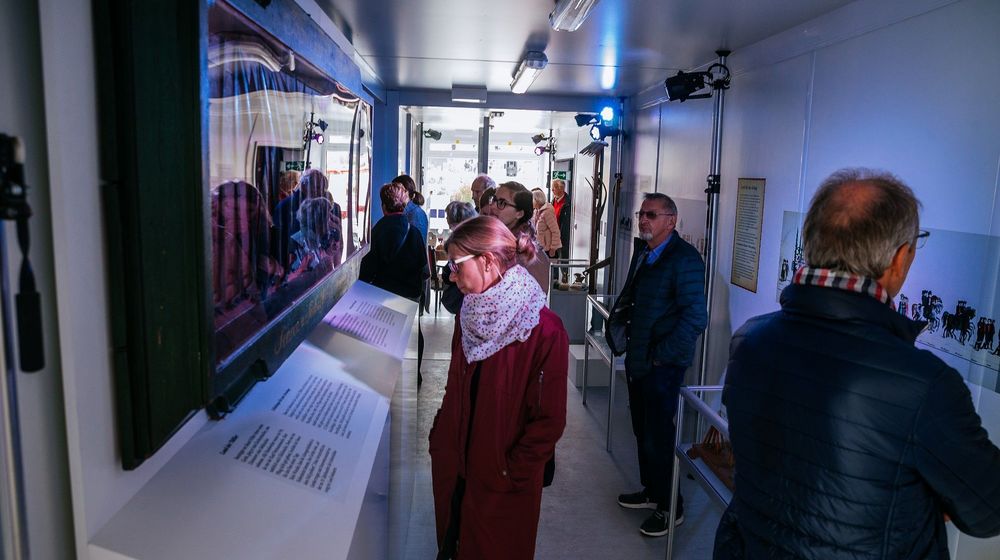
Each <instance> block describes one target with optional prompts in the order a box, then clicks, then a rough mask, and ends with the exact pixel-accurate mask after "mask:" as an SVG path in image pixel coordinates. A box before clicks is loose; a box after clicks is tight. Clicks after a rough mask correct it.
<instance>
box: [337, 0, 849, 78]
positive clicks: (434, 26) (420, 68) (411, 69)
mask: <svg viewBox="0 0 1000 560" xmlns="http://www.w3.org/2000/svg"><path fill="white" fill-rule="evenodd" d="M850 1H851V0H601V1H600V2H599V3H598V5H597V7H596V8H595V9H594V11H593V12H592V13H591V14H590V17H589V18H588V19H587V21H586V22H584V24H583V26H582V27H581V28H580V29H579V30H577V31H575V32H573V33H567V32H564V31H552V29H551V28H549V26H548V14H549V12H550V11H551V10H552V7H553V6H554V1H552V0H396V1H393V0H317V3H318V4H319V5H320V6H321V7H322V8H323V9H324V10H325V11H326V12H327V13H328V14H329V15H330V17H331V19H333V21H335V22H337V23H338V24H339V25H340V27H341V29H343V30H344V32H345V34H346V35H347V36H348V37H349V38H350V39H351V40H352V41H353V43H354V46H355V47H356V48H357V50H358V52H359V54H360V55H361V56H362V57H363V58H364V59H365V60H366V61H367V62H368V64H370V65H371V67H372V68H374V70H375V73H376V74H377V75H378V76H379V77H380V78H381V80H382V81H383V82H384V84H385V86H386V87H387V88H390V89H410V88H412V89H451V87H452V85H485V86H487V88H488V89H489V90H490V91H494V92H501V91H509V85H510V79H511V73H512V72H513V70H514V68H515V66H516V64H517V61H518V60H520V58H521V56H522V55H523V53H524V52H525V51H527V50H543V51H544V52H545V53H546V55H547V56H548V59H549V65H548V67H547V68H546V69H545V71H544V72H542V74H541V76H540V77H539V78H538V79H537V80H536V81H535V84H534V85H533V86H532V88H531V89H530V90H529V91H530V92H532V93H562V94H567V93H568V94H595V95H596V94H603V95H608V94H611V95H618V96H621V95H631V94H634V93H636V92H638V91H639V90H641V89H643V88H645V87H647V86H650V85H652V84H654V83H656V82H658V81H660V80H663V79H664V78H666V77H667V76H668V75H671V74H674V73H676V72H677V70H688V69H691V68H696V67H698V66H700V65H703V64H706V63H709V62H711V61H713V60H714V59H715V58H716V57H715V54H714V52H715V50H716V49H718V48H722V47H725V48H728V49H731V50H733V51H738V50H739V49H740V48H741V47H745V46H748V45H751V44H753V43H756V42H757V41H760V40H761V39H764V38H766V37H769V36H771V35H774V34H776V33H778V32H781V31H784V30H786V29H788V28H791V27H794V26H796V25H798V24H801V23H804V22H806V21H809V20H811V19H813V18H816V17H818V16H820V15H823V14H825V13H828V12H830V11H833V10H835V9H837V8H839V7H841V6H844V5H845V4H848V3H850Z"/></svg>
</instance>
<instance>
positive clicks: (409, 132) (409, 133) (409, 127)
mask: <svg viewBox="0 0 1000 560" xmlns="http://www.w3.org/2000/svg"><path fill="white" fill-rule="evenodd" d="M405 149H406V155H405V161H403V169H405V170H406V174H407V175H410V174H411V173H412V172H413V167H412V165H411V164H412V157H413V152H412V151H411V150H413V114H411V113H410V112H409V111H407V112H406V148H405ZM398 174H399V172H398V171H397V172H394V173H393V174H392V176H393V177H395V176H396V175H398Z"/></svg>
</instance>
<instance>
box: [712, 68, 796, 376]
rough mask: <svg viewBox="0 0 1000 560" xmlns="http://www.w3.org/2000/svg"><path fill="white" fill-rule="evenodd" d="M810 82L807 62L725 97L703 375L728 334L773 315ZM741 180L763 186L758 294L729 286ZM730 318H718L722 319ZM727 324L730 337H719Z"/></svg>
mask: <svg viewBox="0 0 1000 560" xmlns="http://www.w3.org/2000/svg"><path fill="white" fill-rule="evenodd" d="M811 76H812V55H803V56H800V57H798V58H795V59H792V60H789V61H786V62H782V63H780V64H776V65H773V66H768V67H764V68H761V69H759V70H756V71H753V72H750V73H745V74H741V75H739V76H738V77H736V78H735V79H734V85H733V88H732V89H731V90H730V91H729V92H727V98H726V114H725V120H724V129H723V146H722V162H723V166H722V193H721V196H720V199H721V200H720V205H719V215H720V218H719V277H720V279H721V281H720V282H719V283H718V284H717V286H718V288H719V289H718V293H719V296H720V297H727V298H728V305H724V304H722V303H721V302H717V304H716V309H715V315H716V317H715V318H714V320H713V323H714V324H716V325H718V326H719V330H720V332H719V334H717V335H714V338H713V344H712V346H713V348H712V350H713V351H712V357H713V359H712V360H711V361H710V363H709V365H710V370H711V371H713V372H716V371H721V369H722V368H723V367H725V359H726V357H727V348H728V339H729V336H730V335H731V334H732V330H735V329H737V328H739V326H740V325H742V324H743V323H744V322H745V321H746V320H747V319H749V318H750V317H753V316H755V315H760V314H762V313H769V312H771V311H774V310H776V309H777V308H778V303H777V298H776V288H775V287H776V285H777V281H778V270H779V263H780V261H779V256H778V249H779V245H780V241H781V239H780V237H781V224H782V220H783V217H784V212H785V211H786V210H796V211H797V210H798V209H799V205H800V200H801V196H802V189H801V185H800V181H801V172H802V163H803V162H802V160H803V149H804V141H805V131H806V128H807V124H808V118H807V117H808V115H807V110H808V99H809V91H810V83H811ZM741 177H762V178H765V179H767V184H766V187H765V193H764V217H763V226H762V228H761V244H760V268H759V270H758V281H757V293H753V292H750V291H748V290H745V289H743V288H740V287H738V286H734V285H732V284H731V283H730V271H731V268H732V257H733V235H734V229H735V215H736V192H737V181H738V179H739V178H741ZM727 313H728V314H729V317H728V318H727V317H724V315H725V314H727ZM723 325H728V326H729V330H724V329H723V328H722V326H723Z"/></svg>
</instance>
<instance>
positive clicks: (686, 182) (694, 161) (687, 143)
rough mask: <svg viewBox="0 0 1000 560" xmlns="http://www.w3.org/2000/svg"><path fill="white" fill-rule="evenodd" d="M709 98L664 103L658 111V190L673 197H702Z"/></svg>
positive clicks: (709, 134) (709, 147)
mask: <svg viewBox="0 0 1000 560" xmlns="http://www.w3.org/2000/svg"><path fill="white" fill-rule="evenodd" d="M712 103H713V102H712V101H710V100H707V99H694V100H688V101H685V102H683V103H667V104H664V105H662V106H661V107H662V109H661V111H660V148H659V153H660V158H659V168H658V170H657V185H656V190H657V192H662V193H665V194H667V195H669V196H671V197H672V198H687V199H692V200H704V199H705V186H706V185H705V176H707V175H708V171H709V165H710V164H711V158H712Z"/></svg>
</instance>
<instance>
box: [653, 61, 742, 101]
mask: <svg viewBox="0 0 1000 560" xmlns="http://www.w3.org/2000/svg"><path fill="white" fill-rule="evenodd" d="M716 72H718V75H716ZM663 86H664V88H665V89H666V90H667V99H668V100H670V101H680V102H682V103H683V102H684V101H685V100H687V99H705V98H708V97H712V91H715V90H718V89H729V68H727V67H726V66H724V65H722V64H713V65H711V66H709V67H708V70H706V71H704V72H683V71H679V72H677V74H676V75H674V76H671V77H669V78H667V79H666V81H664V82H663ZM705 88H711V89H710V90H709V91H708V92H706V93H698V94H695V92H697V91H701V90H704V89H705Z"/></svg>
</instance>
